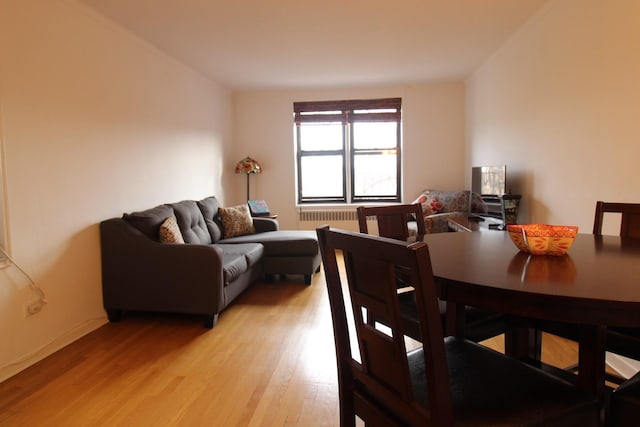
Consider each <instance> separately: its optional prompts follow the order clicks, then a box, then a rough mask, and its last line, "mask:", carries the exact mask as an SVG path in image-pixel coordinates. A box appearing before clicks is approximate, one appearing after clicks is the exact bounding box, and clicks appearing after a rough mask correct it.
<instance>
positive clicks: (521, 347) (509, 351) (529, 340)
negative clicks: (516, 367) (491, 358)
mask: <svg viewBox="0 0 640 427" xmlns="http://www.w3.org/2000/svg"><path fill="white" fill-rule="evenodd" d="M504 352H505V354H506V355H507V356H510V357H515V358H517V359H530V360H536V361H539V360H540V356H541V353H542V333H541V332H540V331H539V330H538V329H535V328H529V327H527V326H517V325H516V326H513V327H510V328H509V329H508V330H507V331H506V332H505V334H504Z"/></svg>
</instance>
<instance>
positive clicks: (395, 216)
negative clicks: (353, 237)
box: [357, 203, 425, 242]
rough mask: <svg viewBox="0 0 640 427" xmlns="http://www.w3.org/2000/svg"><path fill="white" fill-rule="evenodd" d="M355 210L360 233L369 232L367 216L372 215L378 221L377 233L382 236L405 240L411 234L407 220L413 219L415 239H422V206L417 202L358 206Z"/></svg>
mask: <svg viewBox="0 0 640 427" xmlns="http://www.w3.org/2000/svg"><path fill="white" fill-rule="evenodd" d="M357 211H358V225H359V227H360V232H361V233H365V234H369V227H368V224H367V218H371V217H373V218H375V220H376V221H377V223H378V235H380V236H382V237H388V238H390V239H396V240H403V241H405V242H406V241H407V239H409V237H410V235H411V233H410V231H409V221H413V220H415V222H416V226H417V234H416V240H415V241H420V240H422V238H423V237H424V235H425V226H424V220H423V216H422V206H421V205H420V204H419V203H414V204H411V205H389V206H359V207H358V208H357Z"/></svg>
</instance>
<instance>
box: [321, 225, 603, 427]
mask: <svg viewBox="0 0 640 427" xmlns="http://www.w3.org/2000/svg"><path fill="white" fill-rule="evenodd" d="M317 234H318V242H319V245H320V252H321V254H322V261H323V266H324V271H325V280H326V285H327V291H328V295H329V306H330V310H331V317H332V323H333V330H334V341H335V350H336V360H337V370H338V388H339V399H340V425H341V426H342V427H353V426H355V425H356V417H358V418H360V419H361V420H362V421H364V424H365V425H366V426H369V425H371V426H437V427H448V426H453V425H456V426H471V425H474V426H475V425H482V426H486V425H493V426H507V425H509V426H513V425H518V426H524V425H540V426H542V425H544V426H595V425H598V423H599V411H600V409H599V403H598V400H597V399H596V398H595V396H592V395H591V394H589V393H588V392H586V391H584V390H581V389H579V388H577V387H576V386H574V385H573V384H571V383H569V382H566V381H564V380H562V379H560V378H558V377H555V376H552V375H549V374H548V373H546V372H544V371H541V370H539V369H537V368H535V367H533V366H530V365H527V364H525V363H523V362H521V361H519V360H517V359H514V358H510V357H507V356H505V355H503V354H502V353H498V352H496V351H494V350H491V349H489V348H487V347H484V346H482V345H480V344H477V343H474V342H472V341H469V340H466V339H463V338H458V337H453V336H449V337H446V338H444V337H443V333H442V325H441V317H440V311H439V309H438V298H437V288H436V285H435V283H434V278H433V273H432V269H431V261H430V257H429V248H428V246H427V244H426V243H424V242H415V243H412V244H409V245H407V244H406V243H404V242H401V241H398V240H394V239H389V238H384V237H379V236H372V235H367V234H363V233H354V232H350V231H343V230H336V229H331V228H330V227H328V226H324V227H321V228H318V229H317ZM398 267H400V269H401V270H404V271H408V272H409V275H410V277H411V280H412V283H414V284H415V296H416V302H417V309H418V318H419V323H420V329H421V332H422V334H421V336H422V337H423V338H422V345H421V346H417V348H413V349H411V350H408V349H407V345H406V341H405V336H404V335H405V330H404V324H403V321H402V319H401V313H400V306H399V302H398V292H397V284H396V280H397V272H398V271H399V270H400V269H399V268H398ZM343 280H344V282H345V286H343ZM347 307H348V310H347ZM365 311H373V312H375V313H376V316H377V317H379V318H383V319H385V324H386V325H387V326H388V330H380V329H377V328H375V327H373V326H371V325H369V324H367V322H366V321H365V319H364V317H365V316H364V314H363V313H364V312H365ZM385 329H386V328H385Z"/></svg>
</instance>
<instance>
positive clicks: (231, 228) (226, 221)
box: [218, 205, 256, 238]
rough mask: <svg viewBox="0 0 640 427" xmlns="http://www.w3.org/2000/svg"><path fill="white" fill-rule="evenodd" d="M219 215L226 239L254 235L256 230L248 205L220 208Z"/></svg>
mask: <svg viewBox="0 0 640 427" xmlns="http://www.w3.org/2000/svg"><path fill="white" fill-rule="evenodd" d="M218 213H219V214H220V219H221V220H222V228H223V233H224V237H225V238H228V237H235V236H244V235H245V234H253V233H255V232H256V229H255V228H254V227H253V219H252V218H251V214H250V213H249V207H248V206H247V205H238V206H232V207H228V208H219V209H218Z"/></svg>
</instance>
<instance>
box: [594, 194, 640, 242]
mask: <svg viewBox="0 0 640 427" xmlns="http://www.w3.org/2000/svg"><path fill="white" fill-rule="evenodd" d="M605 213H620V214H622V218H621V221H620V237H628V238H633V239H640V203H611V202H601V201H598V202H596V214H595V219H594V221H593V234H595V235H598V236H599V235H601V234H602V222H603V219H604V214H605Z"/></svg>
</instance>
